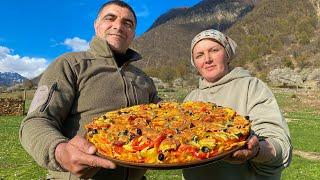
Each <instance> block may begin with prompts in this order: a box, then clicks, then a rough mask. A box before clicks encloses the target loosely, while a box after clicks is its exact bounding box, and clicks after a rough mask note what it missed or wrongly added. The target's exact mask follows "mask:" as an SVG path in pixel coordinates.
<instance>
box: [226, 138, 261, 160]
mask: <svg viewBox="0 0 320 180" xmlns="http://www.w3.org/2000/svg"><path fill="white" fill-rule="evenodd" d="M259 148H260V144H259V139H258V137H257V136H251V137H250V139H249V140H248V143H247V144H246V147H245V148H244V149H241V150H238V151H236V152H234V153H233V154H232V155H230V156H227V157H226V158H224V159H223V160H224V161H226V162H229V163H232V164H242V163H244V162H246V161H248V160H249V159H251V158H253V157H255V156H256V155H257V153H258V151H259Z"/></svg>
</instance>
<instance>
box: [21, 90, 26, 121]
mask: <svg viewBox="0 0 320 180" xmlns="http://www.w3.org/2000/svg"><path fill="white" fill-rule="evenodd" d="M26 98H27V91H26V89H24V90H23V110H22V115H24V114H25V112H26Z"/></svg>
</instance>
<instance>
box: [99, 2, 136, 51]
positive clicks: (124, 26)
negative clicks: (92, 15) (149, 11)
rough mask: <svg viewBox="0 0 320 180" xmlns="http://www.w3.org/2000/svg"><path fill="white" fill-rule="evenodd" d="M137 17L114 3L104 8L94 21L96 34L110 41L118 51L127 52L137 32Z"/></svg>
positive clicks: (111, 45) (112, 46)
mask: <svg viewBox="0 0 320 180" xmlns="http://www.w3.org/2000/svg"><path fill="white" fill-rule="evenodd" d="M135 28H136V24H135V18H134V15H133V14H132V13H131V11H130V10H129V9H127V8H123V7H120V6H117V5H114V4H111V5H108V6H106V7H104V8H103V9H102V11H101V12H100V15H99V16H98V18H97V19H96V21H95V23H94V29H95V31H96V35H97V36H98V37H100V38H102V39H104V40H106V41H107V42H108V44H109V45H110V48H111V49H112V50H113V51H115V52H117V53H125V52H126V51H127V49H128V47H129V45H130V43H131V42H132V40H133V38H134V34H135Z"/></svg>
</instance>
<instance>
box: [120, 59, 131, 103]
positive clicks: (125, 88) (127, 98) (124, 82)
mask: <svg viewBox="0 0 320 180" xmlns="http://www.w3.org/2000/svg"><path fill="white" fill-rule="evenodd" d="M127 64H128V63H125V64H123V65H122V66H121V67H120V68H118V71H119V73H120V75H121V78H122V81H123V84H124V94H125V97H126V101H127V104H126V107H129V106H130V99H129V95H128V91H127V86H128V85H127V83H126V80H125V79H124V75H123V72H122V68H123V67H124V66H126V65H127Z"/></svg>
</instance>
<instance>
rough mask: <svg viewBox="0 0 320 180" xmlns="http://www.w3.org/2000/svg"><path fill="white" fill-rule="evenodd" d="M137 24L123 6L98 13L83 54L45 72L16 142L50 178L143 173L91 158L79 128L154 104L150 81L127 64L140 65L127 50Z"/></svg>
mask: <svg viewBox="0 0 320 180" xmlns="http://www.w3.org/2000/svg"><path fill="white" fill-rule="evenodd" d="M136 24H137V19H136V15H135V13H134V11H133V10H132V8H131V7H130V6H129V5H128V4H126V3H125V2H123V1H110V2H107V3H105V4H104V5H103V6H102V7H101V8H100V10H99V13H98V16H97V18H96V20H95V23H94V28H95V32H96V36H95V37H94V38H93V39H92V41H91V42H90V49H89V50H88V51H85V52H76V53H68V54H65V55H62V56H61V57H59V58H58V59H57V60H55V61H54V62H53V63H52V64H51V65H50V66H49V67H48V68H47V70H46V71H45V72H44V74H43V75H42V78H41V80H40V82H39V85H38V89H37V92H36V93H35V96H34V99H33V101H32V103H31V106H30V109H29V112H28V115H27V116H26V118H25V119H24V120H23V122H22V123H21V129H20V141H21V144H22V145H23V147H24V148H25V149H26V151H27V152H28V153H29V154H30V155H31V156H32V157H33V158H34V159H35V160H36V161H37V163H38V164H40V165H41V166H43V167H45V168H47V169H49V177H48V178H52V179H77V178H78V177H80V178H92V179H141V178H142V177H143V174H144V173H145V170H142V169H132V168H125V167H121V166H117V167H116V166H115V164H113V163H112V162H110V161H108V160H106V159H103V158H100V157H98V156H96V155H95V153H96V151H97V149H96V148H95V147H94V146H93V145H92V144H91V143H89V142H87V141H86V140H85V139H84V133H85V132H84V125H85V124H86V123H88V122H90V121H91V120H92V118H93V117H96V116H100V115H102V114H104V113H105V112H107V111H111V110H115V109H119V108H123V107H128V106H132V105H136V104H143V103H157V102H159V101H160V99H159V98H158V96H157V93H156V89H155V86H154V84H153V82H152V80H151V79H150V78H149V77H148V76H146V75H145V74H144V73H143V72H142V71H141V70H139V69H137V68H136V67H134V66H133V65H131V64H130V62H132V61H136V60H139V59H140V58H141V57H140V55H139V54H138V53H136V52H135V51H133V50H132V49H129V48H128V47H129V45H130V43H131V42H132V40H133V38H134V35H135V28H136Z"/></svg>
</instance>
